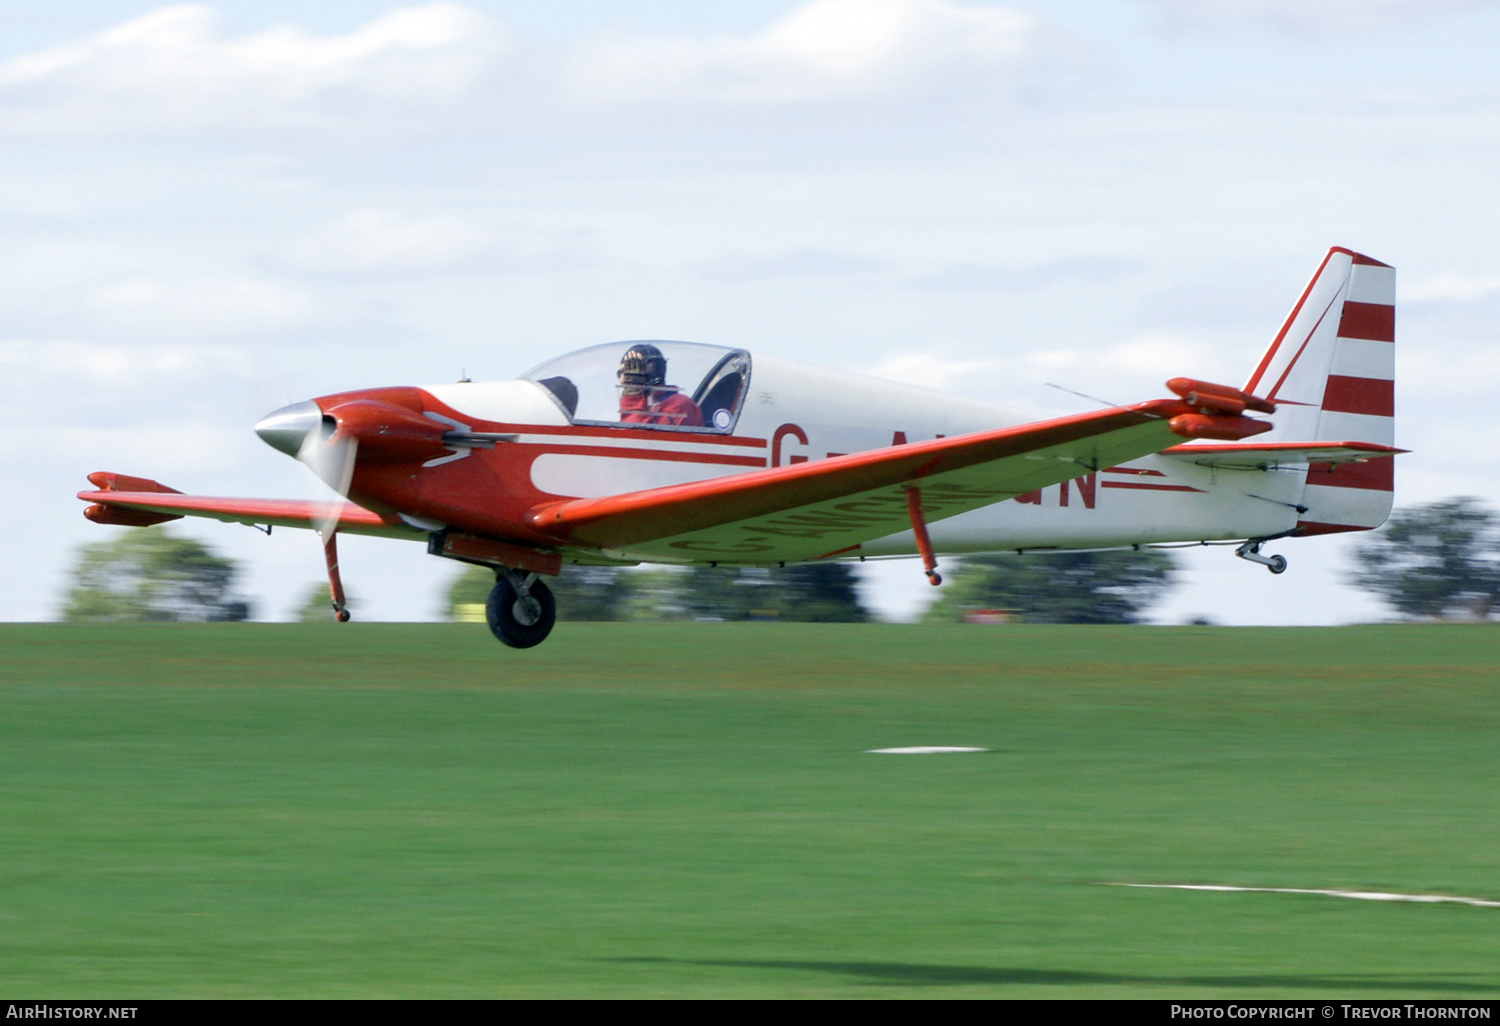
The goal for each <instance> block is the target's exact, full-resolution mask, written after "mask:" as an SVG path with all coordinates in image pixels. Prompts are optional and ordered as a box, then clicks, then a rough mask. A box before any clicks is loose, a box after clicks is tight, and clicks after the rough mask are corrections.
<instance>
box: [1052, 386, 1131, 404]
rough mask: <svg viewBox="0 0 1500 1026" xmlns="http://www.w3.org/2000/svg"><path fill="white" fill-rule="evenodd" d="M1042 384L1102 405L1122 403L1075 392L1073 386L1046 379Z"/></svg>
mask: <svg viewBox="0 0 1500 1026" xmlns="http://www.w3.org/2000/svg"><path fill="white" fill-rule="evenodd" d="M1042 384H1044V385H1046V386H1047V387H1048V388H1055V389H1057V390H1058V391H1059V392H1067V393H1068V394H1069V395H1076V396H1077V397H1078V398H1080V399H1087V400H1088V401H1089V402H1091V403H1098V404H1099V405H1100V406H1119V405H1120V404H1119V403H1112V402H1110V401H1109V400H1108V399H1100V398H1099V397H1098V396H1094V395H1084V394H1083V393H1082V392H1075V391H1073V390H1072V389H1071V388H1064V387H1063V386H1061V385H1054V384H1053V383H1052V382H1050V381H1044V382H1042Z"/></svg>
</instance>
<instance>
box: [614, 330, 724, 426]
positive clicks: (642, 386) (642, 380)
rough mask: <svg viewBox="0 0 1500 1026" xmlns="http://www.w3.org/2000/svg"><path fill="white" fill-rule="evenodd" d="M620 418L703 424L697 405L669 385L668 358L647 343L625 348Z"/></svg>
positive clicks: (632, 422)
mask: <svg viewBox="0 0 1500 1026" xmlns="http://www.w3.org/2000/svg"><path fill="white" fill-rule="evenodd" d="M618 377H619V379H620V420H621V421H623V422H626V423H630V424H670V425H672V426H674V427H702V426H703V411H702V410H700V409H698V404H697V403H695V402H693V400H691V399H689V398H688V397H687V396H685V395H683V394H682V393H681V392H679V391H678V390H677V386H676V385H669V384H667V383H666V380H667V358H666V357H665V356H663V355H661V350H660V349H657V348H656V347H655V346H653V345H650V344H648V343H645V342H640V343H637V344H636V345H633V346H631V347H630V348H629V349H627V350H625V355H624V356H622V357H621V358H620V370H619V374H618Z"/></svg>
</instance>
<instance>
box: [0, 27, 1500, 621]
mask: <svg viewBox="0 0 1500 1026" xmlns="http://www.w3.org/2000/svg"><path fill="white" fill-rule="evenodd" d="M1497 47H1500V3H1497V2H1485V0H1321V2H1320V0H1108V2H1096V0H1057V2H1051V3H1034V4H1017V5H1008V4H987V3H978V2H953V0H805V2H782V0H778V2H741V3H738V4H733V5H718V4H712V5H710V4H697V3H686V2H666V0H663V2H640V3H633V4H627V3H618V2H610V3H606V2H567V0H559V2H556V3H551V4H534V3H521V2H490V3H468V4H449V3H435V4H422V5H414V6H401V5H398V4H380V3H363V2H352V0H350V2H328V3H322V4H317V5H307V4H300V3H298V4H294V3H287V2H279V0H272V2H266V0H261V2H257V3H254V4H251V3H219V4H206V5H179V6H158V5H154V4H150V3H137V2H125V0H97V2H72V3H69V2H57V0H52V2H48V3H41V2H33V0H13V2H11V3H8V4H6V5H5V13H4V14H0V229H3V239H4V244H3V245H0V381H3V382H4V383H5V385H6V396H7V399H6V402H5V403H4V404H3V408H0V427H3V430H0V471H3V475H4V478H3V479H4V481H5V482H6V494H7V498H8V500H9V501H7V502H5V503H3V504H0V538H3V539H4V541H3V542H0V552H3V554H4V563H3V565H4V570H5V574H6V578H7V583H8V587H7V588H6V589H5V591H4V593H3V594H0V619H7V620H37V619H49V618H52V617H54V616H56V615H57V611H58V609H59V608H60V605H61V602H62V600H63V596H64V593H65V589H66V577H67V570H68V567H69V566H70V565H71V563H72V561H73V559H74V558H75V555H76V551H77V548H78V546H80V545H82V544H85V543H87V542H90V541H97V540H100V539H103V538H107V537H110V536H111V533H112V532H115V531H118V530H122V529H115V528H103V527H100V526H98V525H94V524H92V523H89V522H88V521H86V520H84V519H83V517H82V515H81V504H80V503H79V502H78V501H77V500H76V499H75V498H74V494H75V493H76V492H77V491H78V490H80V489H81V488H83V487H86V481H85V477H86V475H87V474H88V473H90V472H91V471H94V470H114V471H119V472H123V473H128V474H137V475H141V476H146V477H152V478H155V479H157V480H160V481H162V482H164V483H166V484H168V485H170V486H172V487H175V488H178V489H181V490H183V491H191V492H197V493H202V494H218V495H264V496H284V497H292V498H311V497H315V496H318V495H320V494H322V493H321V491H320V489H321V486H320V485H319V484H318V483H317V482H316V481H315V480H314V479H313V478H312V476H311V475H310V474H309V473H308V472H307V471H306V470H305V469H304V468H302V467H301V466H300V465H299V464H297V463H296V462H294V461H293V460H290V459H288V458H286V457H285V456H282V455H281V454H280V453H277V452H275V451H273V450H271V449H269V448H268V447H267V446H265V445H264V444H263V443H261V442H260V440H259V439H258V438H257V437H256V436H255V435H254V434H253V432H252V431H251V425H252V424H253V423H254V422H255V421H256V420H257V419H258V418H259V417H260V416H262V415H263V414H265V413H267V412H269V411H270V410H272V409H274V408H276V407H279V406H281V405H284V404H286V403H288V402H294V401H298V400H301V399H305V398H308V397H311V396H314V395H321V394H327V393H330V392H336V391H343V390H347V389H352V388H358V387H364V386H374V385H390V384H421V383H427V382H440V381H452V380H456V379H457V378H459V377H460V376H462V375H467V376H469V377H472V378H475V379H485V378H501V377H509V376H513V375H515V374H518V373H520V372H522V371H524V370H526V369H527V368H529V367H531V366H533V365H535V364H537V363H540V362H542V361H543V360H545V359H548V358H550V357H552V356H554V355H558V354H560V353H563V352H566V351H568V350H570V349H574V348H578V347H581V346H584V345H590V344H593V343H596V342H603V341H611V340H615V339H625V338H678V339H689V340H694V341H701V342H710V343H716V344H721V345H732V346H744V347H746V348H749V349H751V350H752V351H754V352H764V353H771V354H775V355H778V356H783V357H790V358H796V359H803V360H806V361H808V362H813V363H819V364H823V365H827V366H832V367H839V368H845V369H848V370H855V371H862V372H867V373H874V374H879V375H884V376H890V377H895V378H899V379H901V380H908V381H917V382H920V383H923V384H928V385H932V386H936V387H940V388H945V389H949V390H952V391H954V392H956V393H960V394H964V395H969V396H974V397H977V398H984V399H993V400H997V401H1001V402H1006V403H1010V404H1013V405H1016V406H1020V407H1023V408H1029V409H1032V410H1035V411H1036V412H1037V414H1038V415H1039V416H1041V415H1049V414H1050V415H1058V414H1064V413H1072V412H1079V411H1081V410H1083V409H1088V408H1091V404H1089V403H1088V401H1087V400H1084V399H1080V398H1078V397H1076V396H1074V395H1071V394H1069V393H1067V392H1064V391H1061V390H1059V389H1056V388H1052V387H1049V386H1048V383H1049V382H1050V383H1053V384H1059V385H1063V386H1065V387H1066V388H1069V389H1073V390H1075V391H1077V392H1082V393H1086V394H1089V395H1094V396H1100V397H1102V398H1104V399H1107V400H1110V401H1113V402H1133V401H1138V400H1143V399H1147V398H1155V397H1158V396H1161V395H1163V394H1164V389H1163V385H1162V382H1163V381H1164V380H1165V379H1166V378H1168V377H1173V376H1178V375H1186V376H1191V377H1198V378H1205V379H1209V380H1221V381H1227V382H1230V383H1236V384H1238V383H1241V382H1243V381H1244V380H1245V379H1246V378H1247V377H1248V375H1249V372H1250V370H1251V369H1252V368H1253V366H1254V364H1255V362H1256V359H1257V357H1258V356H1259V354H1260V353H1261V351H1262V350H1263V349H1264V348H1265V346H1266V344H1267V343H1268V342H1269V340H1270V338H1271V336H1272V335H1273V334H1274V332H1275V330H1276V329H1277V327H1279V325H1280V323H1281V320H1282V319H1283V317H1284V316H1285V314H1286V311H1287V310H1288V309H1289V307H1290V306H1291V304H1292V302H1293V301H1294V300H1295V299H1296V297H1297V295H1298V293H1299V291H1300V289H1301V287H1302V285H1303V284H1304V283H1305V281H1306V280H1307V278H1308V277H1309V276H1310V274H1311V273H1312V271H1313V270H1314V268H1315V267H1316V266H1317V264H1318V262H1319V260H1320V259H1321V257H1322V255H1323V253H1324V252H1325V251H1326V249H1327V248H1328V247H1329V246H1331V245H1341V246H1347V247H1350V248H1353V249H1357V250H1359V251H1362V252H1365V253H1368V254H1370V255H1371V256H1374V257H1376V258H1378V259H1380V260H1383V261H1385V262H1387V263H1391V264H1394V265H1395V266H1396V267H1397V269H1398V272H1397V273H1398V286H1397V295H1398V317H1397V320H1398V333H1397V371H1398V373H1397V378H1398V385H1397V403H1398V409H1397V427H1396V432H1397V439H1396V441H1397V444H1398V445H1400V446H1402V447H1403V448H1407V449H1411V450H1413V452H1412V453H1411V454H1410V455H1407V456H1403V457H1400V462H1399V463H1398V466H1397V476H1396V482H1397V485H1396V488H1397V492H1396V500H1397V504H1398V506H1399V505H1411V504H1415V503H1420V502H1428V501H1433V500H1436V499H1440V498H1445V497H1448V496H1453V495H1477V496H1479V497H1481V498H1482V499H1484V500H1486V501H1488V502H1490V503H1492V504H1496V505H1500V475H1497V473H1496V471H1497V462H1500V455H1497V454H1500V444H1497V443H1500V427H1497V425H1496V422H1495V419H1494V418H1492V417H1490V416H1488V410H1487V399H1488V398H1489V397H1490V396H1492V395H1494V394H1496V392H1497V390H1500V347H1497V346H1496V344H1495V342H1494V338H1493V336H1494V330H1493V328H1492V325H1493V324H1494V323H1495V321H1496V315H1497V313H1500V247H1497V246H1496V244H1495V241H1494V240H1495V239H1496V238H1500V223H1497V222H1500V204H1497V203H1496V202H1495V191H1496V185H1495V183H1496V182H1500V62H1497V61H1495V59H1494V53H1495V52H1496V50H1497ZM179 529H180V530H182V531H184V532H185V533H190V534H192V535H193V536H195V537H198V538H200V539H202V540H203V541H205V542H207V543H208V544H210V545H211V546H213V547H214V548H216V549H218V550H219V551H221V552H223V553H225V554H226V555H229V556H232V557H233V558H235V559H236V560H238V561H240V562H241V563H242V564H243V567H244V577H243V581H242V587H243V590H244V591H245V592H246V594H247V595H248V596H249V597H250V598H252V600H254V602H255V603H256V607H257V610H258V615H259V616H260V617H261V618H264V619H277V618H283V617H286V616H289V615H291V614H292V612H293V610H294V609H295V608H296V607H297V606H299V605H300V603H301V601H302V599H303V597H304V596H305V595H306V594H307V592H308V590H309V589H310V588H311V587H313V586H314V585H315V584H316V583H318V582H319V581H321V579H322V575H321V556H320V554H319V552H318V544H317V541H316V538H315V537H314V536H312V535H310V534H308V533H304V532H292V531H286V532H276V533H275V534H274V535H272V536H271V537H269V538H268V537H265V536H264V535H261V534H259V533H257V532H254V531H250V530H246V529H245V528H243V527H240V526H235V525H223V524H218V523H187V522H180V524H179ZM1349 544H1350V539H1348V538H1319V539H1301V540H1287V541H1284V542H1281V543H1278V544H1277V545H1276V546H1274V547H1273V548H1274V549H1275V550H1277V551H1280V552H1282V553H1283V554H1285V555H1286V556H1287V557H1288V559H1289V560H1290V562H1291V569H1290V570H1289V571H1288V572H1287V573H1286V574H1285V575H1283V576H1281V577H1272V576H1271V575H1270V574H1268V573H1266V572H1265V571H1264V570H1263V569H1261V568H1259V567H1255V566H1252V565H1250V564H1247V563H1243V562H1241V561H1239V560H1235V559H1234V558H1233V557H1232V555H1231V553H1230V552H1229V551H1228V550H1225V549H1217V548H1216V549H1208V550H1194V551H1191V552H1186V553H1183V554H1182V555H1181V557H1180V565H1181V567H1182V573H1181V578H1180V580H1181V583H1180V585H1179V587H1178V588H1177V589H1176V590H1175V591H1173V592H1172V593H1171V595H1170V597H1169V598H1168V600H1167V601H1166V602H1165V603H1164V604H1163V605H1162V606H1161V607H1160V608H1158V609H1157V610H1156V611H1155V616H1156V618H1157V619H1159V620H1161V621H1162V622H1179V621H1181V620H1184V619H1187V618H1190V617H1193V616H1208V617H1210V618H1212V619H1214V620H1216V621H1218V622H1222V623H1247V624H1250V623H1341V622H1351V621H1358V620H1369V619H1376V618H1380V617H1382V616H1384V615H1385V611H1384V610H1383V609H1382V607H1380V606H1379V605H1378V604H1376V603H1375V602H1374V601H1373V600H1372V599H1370V598H1369V597H1368V596H1367V595H1364V594H1362V593H1360V592H1357V591H1355V590H1353V589H1352V588H1351V587H1349V586H1348V584H1347V583H1346V575H1347V571H1348V569H1349V563H1348V559H1349V557H1348V546H1349ZM341 557H342V565H343V569H344V574H345V582H346V584H347V585H348V587H349V589H350V591H351V593H352V594H353V596H354V598H355V600H356V606H355V611H356V615H358V616H360V617H361V618H363V619H374V620H410V619H425V618H431V617H434V616H436V615H437V614H438V612H439V608H440V604H441V595H442V593H443V591H444V589H445V587H446V584H447V582H448V581H449V580H451V578H452V577H453V575H454V574H455V572H456V570H457V567H456V566H455V565H453V564H451V563H449V562H447V561H444V560H438V559H434V558H432V557H429V556H427V555H426V554H425V552H424V551H423V550H422V548H421V547H420V546H417V545H406V544H402V543H398V542H390V541H380V540H375V539H359V538H349V539H345V540H344V541H343V542H342V544H341ZM862 573H864V574H865V586H866V595H867V597H868V598H869V600H870V601H871V602H872V603H874V604H875V605H876V606H877V608H879V609H880V610H881V611H882V612H883V614H884V615H886V616H888V617H891V618H904V617H905V618H909V617H911V616H914V615H916V614H918V613H919V612H920V610H921V608H922V607H923V604H924V603H925V602H927V601H930V599H931V597H932V596H931V592H932V589H930V588H928V587H927V585H926V582H925V579H924V578H923V577H922V575H921V573H920V570H919V568H917V567H916V566H914V565H913V564H912V563H910V562H907V561H901V562H897V563H891V564H882V565H875V564H866V565H865V567H864V568H863V570H862Z"/></svg>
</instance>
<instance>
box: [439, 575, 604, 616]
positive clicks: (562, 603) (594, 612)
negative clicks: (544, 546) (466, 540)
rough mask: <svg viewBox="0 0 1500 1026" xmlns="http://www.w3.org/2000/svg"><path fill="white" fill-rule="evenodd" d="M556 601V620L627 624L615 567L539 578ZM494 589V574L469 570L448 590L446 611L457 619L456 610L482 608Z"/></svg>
mask: <svg viewBox="0 0 1500 1026" xmlns="http://www.w3.org/2000/svg"><path fill="white" fill-rule="evenodd" d="M542 580H543V581H545V582H546V583H547V587H549V588H551V589H552V595H553V597H554V598H555V599H557V618H558V619H559V620H627V619H630V617H629V615H628V610H627V607H628V604H629V602H630V594H629V586H628V583H627V582H626V580H625V574H624V573H622V572H621V569H620V568H619V567H615V566H578V565H575V564H569V565H567V566H564V567H563V572H562V574H561V575H560V576H558V577H543V578H542ZM494 586H495V571H493V570H491V569H489V568H488V567H482V566H469V567H465V568H464V571H463V573H461V574H459V575H458V578H457V579H456V580H455V581H454V582H453V584H452V586H451V587H450V588H449V589H448V609H449V612H450V614H453V615H457V613H458V612H459V607H460V606H470V607H474V606H483V605H484V602H485V599H487V598H488V597H489V594H490V589H491V588H493V587H494Z"/></svg>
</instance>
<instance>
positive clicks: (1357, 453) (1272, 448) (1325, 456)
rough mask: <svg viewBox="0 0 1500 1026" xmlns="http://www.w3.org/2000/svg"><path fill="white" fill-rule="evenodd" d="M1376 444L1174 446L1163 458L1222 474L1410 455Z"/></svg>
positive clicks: (1309, 443) (1274, 443)
mask: <svg viewBox="0 0 1500 1026" xmlns="http://www.w3.org/2000/svg"><path fill="white" fill-rule="evenodd" d="M1409 451H1410V450H1408V449H1397V448H1394V447H1393V446H1389V445H1380V444H1379V443H1377V442H1263V443H1261V444H1260V445H1174V446H1173V447H1172V448H1170V449H1163V450H1162V455H1163V456H1171V457H1172V458H1174V459H1179V460H1185V461H1187V462H1189V463H1196V464H1197V465H1198V466H1200V467H1218V468H1221V469H1224V470H1269V469H1271V468H1273V467H1285V466H1296V465H1301V464H1307V463H1323V464H1332V465H1335V466H1336V465H1338V464H1341V463H1365V462H1367V461H1369V460H1376V459H1385V458H1388V457H1391V456H1399V455H1400V454H1401V453H1404V452H1409Z"/></svg>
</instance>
